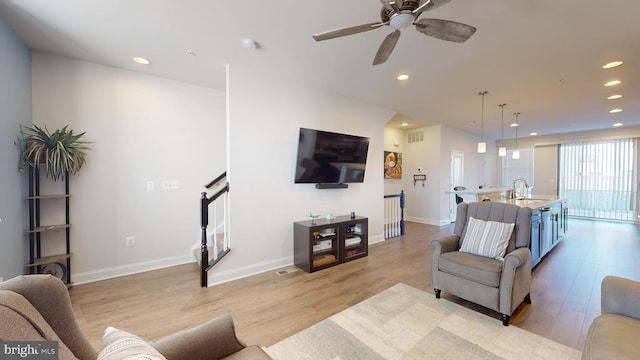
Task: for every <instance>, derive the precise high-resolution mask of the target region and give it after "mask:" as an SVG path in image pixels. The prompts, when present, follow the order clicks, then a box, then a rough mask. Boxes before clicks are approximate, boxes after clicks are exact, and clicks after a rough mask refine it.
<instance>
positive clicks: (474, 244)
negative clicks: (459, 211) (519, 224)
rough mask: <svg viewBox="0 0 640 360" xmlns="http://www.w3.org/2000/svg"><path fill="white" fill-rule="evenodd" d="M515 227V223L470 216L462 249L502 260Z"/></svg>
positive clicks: (462, 250)
mask: <svg viewBox="0 0 640 360" xmlns="http://www.w3.org/2000/svg"><path fill="white" fill-rule="evenodd" d="M514 227H515V224H513V223H503V222H497V221H484V220H480V219H476V218H474V217H469V221H468V222H467V232H466V233H465V234H464V238H463V239H462V246H461V247H460V251H461V252H466V253H471V254H475V255H480V256H486V257H490V258H493V259H496V260H501V261H502V260H504V255H505V253H506V252H507V245H509V238H511V233H512V232H513V228H514Z"/></svg>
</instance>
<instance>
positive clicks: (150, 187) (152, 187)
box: [147, 180, 156, 191]
mask: <svg viewBox="0 0 640 360" xmlns="http://www.w3.org/2000/svg"><path fill="white" fill-rule="evenodd" d="M155 189H156V183H155V182H153V181H151V180H149V181H147V191H153V190H155Z"/></svg>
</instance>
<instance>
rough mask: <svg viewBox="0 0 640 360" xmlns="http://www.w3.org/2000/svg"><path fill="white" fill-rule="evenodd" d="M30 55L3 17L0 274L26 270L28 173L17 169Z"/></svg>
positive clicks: (27, 121)
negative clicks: (18, 143) (18, 140)
mask: <svg viewBox="0 0 640 360" xmlns="http://www.w3.org/2000/svg"><path fill="white" fill-rule="evenodd" d="M30 62H31V54H30V52H29V49H28V48H27V46H26V45H25V43H24V42H23V41H22V40H21V39H20V37H19V36H18V35H17V34H16V33H15V32H14V31H13V29H11V27H9V25H8V24H7V23H6V22H5V21H4V19H2V18H1V17H0V219H1V220H2V221H1V222H0V277H3V278H4V279H9V278H11V277H14V276H16V275H20V274H22V273H24V271H25V266H24V265H25V264H26V263H27V262H28V259H29V253H28V251H29V250H28V249H29V247H28V237H27V235H26V232H25V230H26V229H28V228H29V218H28V216H27V215H28V209H27V202H26V201H25V197H26V195H27V191H26V188H27V186H26V179H27V177H26V175H24V174H21V173H20V172H19V171H18V159H19V156H20V148H19V146H16V145H15V141H16V140H17V139H18V134H19V132H20V125H24V126H29V125H31V65H30Z"/></svg>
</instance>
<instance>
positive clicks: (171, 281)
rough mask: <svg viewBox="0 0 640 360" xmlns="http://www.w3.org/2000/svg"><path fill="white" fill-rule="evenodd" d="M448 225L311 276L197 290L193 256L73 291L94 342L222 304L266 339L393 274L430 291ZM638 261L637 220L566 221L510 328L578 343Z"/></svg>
mask: <svg viewBox="0 0 640 360" xmlns="http://www.w3.org/2000/svg"><path fill="white" fill-rule="evenodd" d="M451 231H452V227H451V225H448V226H442V227H436V226H429V225H423V224H417V223H408V224H407V235H405V236H402V237H397V238H394V239H390V240H388V241H385V242H383V243H379V244H375V245H372V246H370V249H369V256H368V257H366V258H363V259H359V260H356V261H352V262H350V263H346V264H343V265H340V266H336V267H333V268H330V269H326V270H323V271H319V272H316V273H313V274H307V273H305V272H302V271H297V272H293V273H291V274H287V275H283V276H278V275H276V271H275V270H274V271H269V272H266V273H263V274H259V275H255V276H252V277H248V278H244V279H240V280H236V281H233V282H229V283H225V284H220V285H216V286H213V287H211V288H204V289H203V288H200V280H199V270H198V267H197V265H196V264H195V263H194V264H186V265H181V266H176V267H172V268H167V269H162V270H156V271H151V272H146V273H141V274H136V275H131V276H125V277H120V278H116V279H110V280H105V281H99V282H95V283H90V284H84V285H77V286H74V287H72V288H71V289H70V294H71V299H72V303H73V307H74V311H75V312H76V316H77V319H78V322H79V324H80V326H81V328H82V330H83V332H84V334H85V335H87V337H88V338H89V340H90V342H91V343H92V345H93V346H94V347H95V348H96V349H99V346H100V339H101V337H102V333H103V331H104V329H105V327H107V326H115V327H118V328H121V329H125V330H128V331H130V332H132V333H134V334H137V335H139V336H141V337H143V338H145V339H146V340H154V339H157V338H160V337H162V336H165V335H168V334H170V333H173V332H175V331H179V330H181V329H185V328H188V327H190V326H194V325H196V324H199V323H201V322H203V321H206V320H208V319H211V318H213V317H215V316H217V315H219V314H222V313H226V312H228V313H231V315H232V317H233V319H234V321H235V324H236V330H237V333H238V336H239V337H240V338H241V339H243V340H244V341H245V342H247V343H250V344H259V345H262V346H269V345H272V344H274V343H276V342H278V341H280V340H282V339H284V338H286V337H288V336H290V335H293V334H294V333H296V332H298V331H301V330H303V329H305V328H307V327H309V326H311V325H313V324H315V323H317V322H319V321H320V320H322V319H325V318H327V317H329V316H331V315H332V314H335V313H337V312H340V311H342V310H344V309H346V308H348V307H349V306H352V305H354V304H356V303H358V302H360V301H363V300H365V299H367V298H369V297H370V296H372V295H374V294H377V293H378V292H380V291H382V290H384V289H386V288H388V287H390V286H392V285H394V284H396V283H398V282H403V283H405V284H408V285H411V286H413V287H416V288H418V289H422V290H424V291H427V292H430V293H433V292H432V289H431V270H430V264H431V254H432V249H431V240H432V239H434V238H437V237H440V236H442V235H445V234H449V233H451ZM236 241H240V240H236ZM232 251H233V250H232ZM638 259H640V228H639V227H638V226H637V225H632V224H620V223H608V222H593V221H586V220H576V219H570V220H569V233H568V235H567V236H566V237H565V238H564V239H563V240H562V241H561V242H560V243H559V244H558V246H557V247H556V248H555V249H554V250H553V251H552V252H551V253H550V254H549V255H548V256H547V257H545V259H544V260H543V261H542V262H541V263H540V264H539V265H538V266H537V267H536V268H535V269H534V271H533V285H532V291H531V298H532V301H533V303H532V304H531V305H526V304H523V305H522V306H521V307H520V308H519V309H518V310H516V312H515V314H514V316H513V318H512V321H511V324H512V326H518V327H521V328H523V329H526V330H528V331H531V332H534V333H536V334H539V335H542V336H544V337H547V338H549V339H552V340H555V341H557V342H560V343H562V344H565V345H568V346H571V347H574V348H577V349H581V348H582V347H583V344H584V338H585V335H586V332H587V329H588V327H589V325H590V323H591V321H592V319H593V318H594V317H595V316H597V315H598V314H599V313H600V281H601V280H602V278H603V277H604V276H606V275H618V276H623V277H627V278H631V279H634V280H638V281H640V263H639V262H638V261H637V260H638ZM223 261H224V260H223ZM442 301H455V302H457V303H460V304H462V305H464V306H467V307H470V308H473V309H476V310H478V311H481V312H483V313H485V314H487V315H488V316H491V317H494V318H495V319H496V321H500V320H499V315H498V314H497V313H495V312H492V311H491V310H488V309H484V308H481V307H478V306H477V305H474V304H471V303H468V302H466V301H464V300H461V299H458V298H455V297H453V296H451V295H448V294H445V293H443V299H442Z"/></svg>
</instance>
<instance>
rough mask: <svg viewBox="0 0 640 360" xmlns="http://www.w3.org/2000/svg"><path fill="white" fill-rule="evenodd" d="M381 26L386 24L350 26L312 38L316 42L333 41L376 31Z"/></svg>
mask: <svg viewBox="0 0 640 360" xmlns="http://www.w3.org/2000/svg"><path fill="white" fill-rule="evenodd" d="M383 25H387V24H386V23H381V22H375V23H370V24H363V25H358V26H352V27H347V28H342V29H336V30H329V31H325V32H321V33H319V34H315V35H313V38H314V39H315V40H316V41H322V40H328V39H334V38H337V37H341V36H347V35H353V34H357V33H361V32H365V31H369V30H373V29H377V28H379V27H381V26H383Z"/></svg>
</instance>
